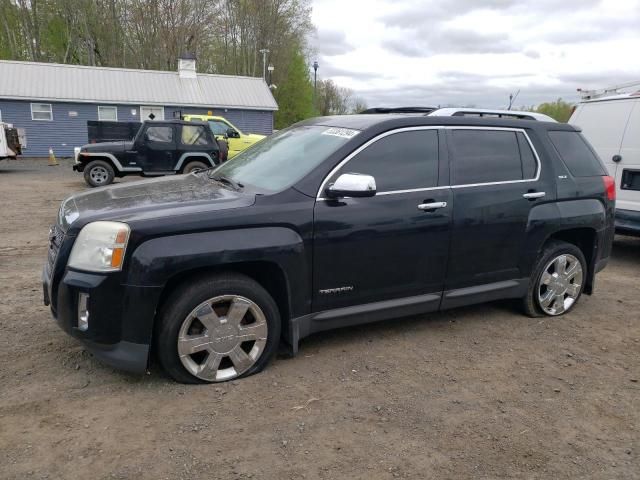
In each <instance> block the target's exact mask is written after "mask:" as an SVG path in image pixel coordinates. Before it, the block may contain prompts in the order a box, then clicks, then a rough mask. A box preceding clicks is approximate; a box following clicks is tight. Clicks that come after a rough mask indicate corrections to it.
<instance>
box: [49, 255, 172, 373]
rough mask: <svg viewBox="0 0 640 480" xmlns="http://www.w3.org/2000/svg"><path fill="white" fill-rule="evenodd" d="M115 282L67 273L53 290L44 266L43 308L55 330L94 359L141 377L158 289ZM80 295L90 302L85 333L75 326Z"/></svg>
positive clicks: (148, 346) (103, 277)
mask: <svg viewBox="0 0 640 480" xmlns="http://www.w3.org/2000/svg"><path fill="white" fill-rule="evenodd" d="M118 280H119V279H118V278H117V277H114V276H113V275H109V274H107V275H104V274H93V273H87V272H78V271H73V270H66V272H65V273H64V274H63V276H62V279H61V280H60V281H59V283H58V284H57V288H55V289H52V288H51V287H52V286H51V280H50V275H49V272H48V268H47V267H46V266H45V269H44V270H43V273H42V285H43V294H44V303H45V305H50V308H51V316H52V317H53V319H54V320H55V321H56V323H57V324H58V326H59V327H60V328H61V329H62V330H63V331H64V332H66V333H67V334H68V335H70V336H72V337H74V338H77V339H78V340H80V341H81V342H82V343H83V344H84V345H85V346H86V347H87V349H88V350H89V351H90V352H91V353H93V354H94V355H95V357H96V358H97V359H98V360H100V361H102V362H103V363H105V364H107V365H110V366H112V367H115V368H117V369H121V370H126V371H129V372H134V373H144V372H145V371H146V370H147V365H148V359H149V351H150V344H151V332H152V329H153V319H154V316H155V307H156V304H157V300H158V298H159V293H160V288H151V287H135V286H128V285H120V283H119V281H118ZM52 292H53V293H52ZM80 293H82V294H85V295H88V298H89V300H88V309H89V326H88V328H87V329H86V330H82V329H80V328H79V323H78V303H79V302H78V298H79V295H80ZM52 296H55V297H56V298H55V299H52V298H51V297H52Z"/></svg>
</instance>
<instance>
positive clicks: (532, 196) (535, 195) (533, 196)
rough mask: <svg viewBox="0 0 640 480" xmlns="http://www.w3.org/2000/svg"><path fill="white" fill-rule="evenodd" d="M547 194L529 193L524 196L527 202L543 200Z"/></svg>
mask: <svg viewBox="0 0 640 480" xmlns="http://www.w3.org/2000/svg"><path fill="white" fill-rule="evenodd" d="M546 194H547V193H546V192H528V193H525V194H524V195H522V196H523V197H524V198H526V199H527V200H535V199H536V198H542V197H544V196H545V195H546Z"/></svg>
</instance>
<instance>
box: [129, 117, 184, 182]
mask: <svg viewBox="0 0 640 480" xmlns="http://www.w3.org/2000/svg"><path fill="white" fill-rule="evenodd" d="M175 133H176V132H175V129H174V127H173V125H147V126H146V130H145V131H144V132H143V134H142V135H141V136H139V137H138V139H137V141H136V143H137V144H136V156H137V164H138V166H139V167H141V168H142V170H143V171H145V172H166V171H169V170H172V169H173V166H174V164H175V159H174V156H175V152H176V134H175Z"/></svg>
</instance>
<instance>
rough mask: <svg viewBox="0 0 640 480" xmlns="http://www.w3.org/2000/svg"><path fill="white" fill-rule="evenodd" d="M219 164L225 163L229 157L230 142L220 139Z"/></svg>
mask: <svg viewBox="0 0 640 480" xmlns="http://www.w3.org/2000/svg"><path fill="white" fill-rule="evenodd" d="M218 151H219V154H218V165H219V164H221V163H224V162H226V161H227V159H228V158H229V143H227V142H226V141H224V140H218Z"/></svg>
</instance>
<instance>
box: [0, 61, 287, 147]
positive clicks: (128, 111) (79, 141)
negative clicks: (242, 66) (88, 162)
mask: <svg viewBox="0 0 640 480" xmlns="http://www.w3.org/2000/svg"><path fill="white" fill-rule="evenodd" d="M277 109H278V106H277V104H276V102H275V100H274V98H273V95H272V94H271V91H270V90H269V88H268V87H267V84H266V83H265V82H264V81H263V80H262V78H255V77H239V76H229V75H210V74H200V73H196V64H195V60H194V59H192V58H184V59H180V60H179V67H178V71H177V72H163V71H151V70H134V69H124V68H104V67H86V66H77V65H59V64H52V63H34V62H14V61H0V121H3V122H6V123H11V124H13V125H14V126H15V127H16V128H18V129H21V133H24V136H25V138H26V148H24V149H23V154H24V156H28V157H42V156H47V155H48V152H49V148H53V150H54V152H55V153H56V155H58V156H72V155H73V148H74V147H76V146H80V145H83V144H85V143H87V121H88V120H111V121H114V120H116V121H121V122H135V121H138V122H139V121H144V120H147V119H149V116H150V115H151V116H153V117H154V118H155V119H169V118H175V117H176V116H178V115H179V114H180V113H182V114H187V113H191V114H201V115H206V114H209V115H219V116H222V117H225V118H227V119H228V120H229V121H230V122H231V123H233V124H234V125H235V126H236V127H238V128H239V129H240V130H242V131H243V132H244V133H260V134H264V135H268V134H270V133H271V132H272V131H273V114H274V112H275V111H276V110H277Z"/></svg>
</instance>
